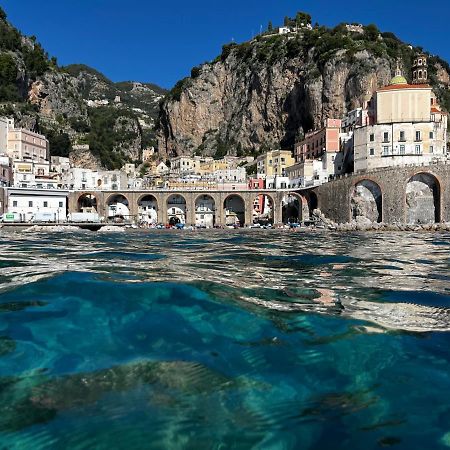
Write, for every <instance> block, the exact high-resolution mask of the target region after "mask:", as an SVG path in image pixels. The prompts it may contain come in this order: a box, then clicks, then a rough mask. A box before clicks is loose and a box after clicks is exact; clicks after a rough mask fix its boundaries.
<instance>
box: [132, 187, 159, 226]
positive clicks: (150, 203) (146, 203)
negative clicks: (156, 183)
mask: <svg viewBox="0 0 450 450" xmlns="http://www.w3.org/2000/svg"><path fill="white" fill-rule="evenodd" d="M137 206H138V219H139V222H141V223H143V224H147V225H155V224H157V223H158V219H159V218H158V200H157V198H156V197H155V196H154V195H152V194H143V195H141V196H140V197H139V199H138V201H137Z"/></svg>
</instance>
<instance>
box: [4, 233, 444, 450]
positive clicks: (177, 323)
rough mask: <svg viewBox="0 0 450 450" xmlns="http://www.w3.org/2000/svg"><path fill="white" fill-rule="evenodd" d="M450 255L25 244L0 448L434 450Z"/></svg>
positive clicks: (407, 240)
mask: <svg viewBox="0 0 450 450" xmlns="http://www.w3.org/2000/svg"><path fill="white" fill-rule="evenodd" d="M8 236H12V235H8ZM331 237H332V238H331ZM447 238H448V236H447V235H439V238H436V237H435V236H429V237H424V235H423V234H420V235H415V234H414V233H411V234H407V235H406V234H400V233H396V234H389V233H386V234H383V235H379V234H375V233H371V234H361V233H359V234H355V235H353V234H352V235H339V234H333V235H330V234H328V233H313V234H307V233H302V234H301V235H300V234H299V233H288V232H283V231H277V230H273V231H270V232H267V233H266V232H264V231H261V232H250V231H241V230H231V231H230V232H229V233H228V232H226V231H212V230H211V231H205V232H199V233H183V232H180V233H171V232H155V233H153V232H148V233H140V232H136V233H130V234H126V233H124V234H122V235H121V236H120V237H119V236H108V235H101V234H95V233H78V234H77V233H74V234H64V233H60V234H58V235H52V234H50V233H45V234H35V235H31V234H27V235H25V234H19V233H15V234H14V236H13V237H11V238H7V239H3V240H2V241H1V242H0V245H1V246H2V250H3V252H2V254H3V255H8V258H7V259H6V257H4V258H3V259H2V260H0V267H1V268H2V274H1V275H2V276H1V278H0V280H1V284H0V442H1V443H2V445H3V446H4V447H5V448H11V449H22V448H36V449H44V448H45V449H46V448H68V449H75V448H76V449H88V448H89V449H90V448H96V449H103V448H105V449H106V448H136V449H139V448H195V449H198V448H209V447H211V443H213V445H215V446H216V447H217V448H286V449H296V448H304V449H316V448H334V449H347V448H368V449H377V448H380V447H381V446H394V447H398V448H407V449H411V450H416V449H423V448H434V447H436V448H439V445H442V442H443V441H442V439H444V438H443V437H444V436H446V433H448V418H449V414H448V401H447V398H446V396H445V392H448V391H449V389H450V378H449V376H448V374H449V373H450V351H449V348H450V345H449V344H450V336H449V333H448V332H440V333H432V332H430V331H431V330H429V329H428V330H426V327H424V324H426V323H445V321H446V315H447V314H448V310H449V309H450V308H449V301H448V300H449V294H448V292H449V287H448V277H449V275H448V269H449V265H448V251H449V247H450V240H449V239H447ZM424 255H425V256H424ZM405 303H413V304H414V305H415V306H413V307H410V306H408V307H406V305H405ZM428 307H432V308H428ZM436 307H439V308H440V310H439V311H440V312H439V317H438V319H439V322H437V321H435V322H432V321H430V317H429V314H432V311H433V310H435V309H436ZM387 312H388V316H387V317H386V316H385V315H386V313H387ZM433 319H436V317H433ZM449 323H450V321H449ZM408 326H410V327H411V328H414V329H415V327H416V326H418V327H419V328H420V326H422V329H423V331H425V330H426V331H427V333H423V332H421V331H420V330H419V331H417V330H416V331H414V332H411V331H408ZM402 327H403V328H402ZM442 329H445V327H443V328H442ZM397 330H401V331H402V332H401V333H398V332H394V333H393V332H392V331H397ZM387 331H390V332H387ZM405 331H406V332H405ZM429 405H433V408H430V407H429Z"/></svg>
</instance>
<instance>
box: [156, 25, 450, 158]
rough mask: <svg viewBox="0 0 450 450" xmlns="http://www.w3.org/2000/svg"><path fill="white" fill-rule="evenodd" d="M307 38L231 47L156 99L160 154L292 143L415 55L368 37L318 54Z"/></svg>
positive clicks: (362, 96)
mask: <svg viewBox="0 0 450 450" xmlns="http://www.w3.org/2000/svg"><path fill="white" fill-rule="evenodd" d="M311 33H312V32H311ZM324 36H325V34H324ZM305 39H306V37H297V38H295V40H291V39H288V38H286V37H281V36H276V37H274V38H268V39H260V40H259V41H257V40H255V41H253V42H251V43H245V44H241V45H239V46H237V45H235V46H229V48H228V51H227V52H226V53H225V55H224V54H222V57H221V58H218V59H217V60H215V61H214V62H212V63H208V64H205V65H203V66H201V67H200V68H196V69H195V71H194V70H193V77H191V78H188V79H186V80H183V82H181V83H179V84H178V85H177V86H176V87H175V89H174V90H173V91H172V92H171V93H170V95H169V96H167V98H166V100H165V101H164V102H163V103H162V105H161V110H160V119H159V131H158V142H159V151H160V153H162V154H166V155H169V156H171V155H179V154H193V153H201V154H205V155H214V154H215V153H216V152H217V150H218V149H221V147H224V149H225V150H226V151H227V152H228V153H232V154H233V153H234V154H235V153H237V152H244V153H255V152H258V151H261V150H264V149H266V148H268V147H278V146H281V147H283V148H292V147H293V144H294V142H295V138H296V136H298V135H299V134H301V133H303V132H307V131H309V130H311V129H313V128H314V127H317V126H320V124H321V123H322V122H323V119H325V118H332V117H334V118H340V117H342V115H343V114H344V113H345V112H347V111H349V110H351V109H353V108H356V107H359V106H362V105H363V104H364V102H365V101H366V100H368V99H369V98H370V96H371V94H372V93H373V92H374V91H375V90H376V89H377V88H378V87H380V86H382V85H384V84H387V83H388V82H389V80H390V79H391V78H392V75H393V71H394V70H395V68H396V65H397V61H398V60H400V62H401V64H403V67H404V71H405V74H407V73H408V70H409V66H408V61H409V59H410V58H412V56H413V54H414V52H413V51H412V50H409V49H408V48H407V47H406V46H405V47H406V53H404V54H402V56H401V58H399V59H397V58H394V57H391V56H389V55H388V54H383V53H382V52H381V51H372V50H373V49H372V48H371V47H370V46H369V43H368V44H367V49H366V48H362V46H361V45H360V46H359V47H355V48H361V49H360V50H358V49H356V50H355V48H354V47H351V46H350V45H348V46H349V48H350V50H349V49H348V48H347V49H345V48H334V49H333V50H332V51H331V52H330V51H328V52H327V53H325V54H324V53H323V50H321V51H320V52H319V51H318V50H317V49H316V48H315V47H314V45H313V46H310V47H309V48H306V49H305V46H304V45H303V41H304V40H305ZM324 39H325V38H324ZM271 40H272V43H270V41H271ZM302 40H303V41H302ZM318 42H319V41H318ZM343 45H344V44H343ZM352 45H353V44H352ZM377 45H378V44H377ZM380 45H381V44H380ZM398 45H400V44H398ZM402 51H405V50H404V49H403V50H402ZM264 52H265V53H264ZM261 55H262V56H261ZM441 69H442V70H443V71H444V72H445V73H447V72H446V70H445V69H443V68H441ZM442 76H443V75H441V77H442ZM222 150H223V149H222Z"/></svg>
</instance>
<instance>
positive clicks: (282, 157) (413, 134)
mask: <svg viewBox="0 0 450 450" xmlns="http://www.w3.org/2000/svg"><path fill="white" fill-rule="evenodd" d="M412 80H413V81H412V83H411V84H408V82H407V80H406V79H405V78H404V77H403V75H402V73H401V71H400V70H399V69H397V71H396V74H395V76H394V77H393V78H392V80H391V82H390V83H389V85H387V86H384V87H382V88H380V89H378V90H377V91H376V92H375V93H374V94H373V95H372V96H371V97H370V99H369V98H368V99H367V101H366V103H365V104H364V105H362V106H361V107H360V108H357V109H355V110H353V111H350V112H348V113H347V114H346V115H345V116H344V117H341V118H327V119H326V120H325V121H324V123H323V126H322V127H321V128H319V129H317V130H314V131H311V132H308V133H306V135H304V136H303V137H302V138H301V139H300V140H299V141H298V142H297V143H296V144H295V149H294V152H292V151H291V150H272V151H269V152H267V153H264V154H262V155H260V156H258V157H257V158H256V160H255V159H254V158H253V157H240V158H239V157H233V156H225V157H223V158H221V159H214V158H211V157H204V156H178V157H175V158H171V159H170V160H168V161H161V160H158V159H157V154H156V153H155V151H154V149H153V148H150V149H146V150H144V152H143V165H142V166H140V167H139V168H137V167H136V165H135V164H125V166H124V167H123V168H122V169H121V170H114V171H106V170H100V169H94V170H90V169H84V168H80V167H74V166H73V165H72V164H71V163H70V161H69V158H63V157H58V156H52V157H50V154H49V142H48V140H47V139H46V138H45V136H43V135H40V134H38V133H35V132H33V131H30V130H26V129H23V128H18V127H16V126H15V124H14V120H12V119H6V118H0V187H8V195H9V198H8V201H7V203H8V210H7V211H4V212H7V213H11V214H19V215H20V217H21V219H23V220H27V221H28V220H29V219H30V218H31V217H39V216H41V217H43V218H45V215H52V217H53V218H54V219H55V218H58V217H65V215H66V212H67V198H68V193H69V192H70V191H86V192H92V191H96V190H101V191H127V190H144V189H172V190H190V189H193V190H199V191H206V190H223V191H231V190H238V191H243V190H256V189H276V190H292V189H301V188H308V187H313V186H317V185H320V184H323V183H326V182H328V181H330V180H332V179H334V178H335V177H337V176H340V175H343V174H347V173H364V172H367V171H371V170H374V169H379V168H388V167H395V166H404V165H422V164H424V165H427V164H432V163H440V162H444V161H445V160H447V158H448V156H449V148H448V138H447V131H448V124H447V121H448V115H447V113H446V112H444V111H442V109H441V108H440V106H439V104H438V102H437V99H436V96H435V94H434V93H433V91H432V88H431V86H430V85H429V84H428V64H427V58H426V56H425V55H419V56H417V58H416V59H415V61H414V64H413V73H412ZM250 174H251V175H250ZM43 190H45V192H44V191H43ZM0 200H1V199H0ZM208 201H209V200H208V198H206V197H205V203H204V208H206V210H207V209H208V208H209V207H210V205H209V206H208V204H207V203H208ZM175 203H176V202H175ZM113 206H114V205H113ZM116 207H117V208H119V207H120V205H116ZM86 208H88V207H86ZM86 208H84V209H83V211H84V210H85V209H86ZM146 208H147V209H146V210H145V211H147V212H149V214H150V213H152V214H153V213H154V210H155V206H154V205H150V204H149V205H147V206H146ZM172 208H175V210H176V208H177V203H176V204H175V206H173V205H172ZM230 208H231V207H230ZM253 208H254V213H255V216H257V217H258V218H262V219H264V218H267V217H269V216H270V214H271V213H272V210H273V205H271V204H270V199H269V197H268V196H267V195H259V196H257V197H256V199H255V203H254V205H253ZM0 209H2V208H0ZM231 209H232V208H231ZM235 209H236V207H235ZM86 211H87V210H86ZM117 211H118V210H117ZM117 211H116V212H117ZM145 211H144V213H145V214H147V213H146V212H145ZM199 214H200V215H201V216H205V217H206V216H207V215H205V214H202V211H200V212H199ZM149 217H150V216H149ZM149 220H150V219H149ZM199 220H200V221H201V220H203V219H201V217H200V219H199Z"/></svg>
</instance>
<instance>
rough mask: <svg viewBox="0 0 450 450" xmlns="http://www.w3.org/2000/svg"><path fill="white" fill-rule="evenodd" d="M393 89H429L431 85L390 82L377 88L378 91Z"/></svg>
mask: <svg viewBox="0 0 450 450" xmlns="http://www.w3.org/2000/svg"><path fill="white" fill-rule="evenodd" d="M395 89H431V86H430V85H429V84H390V85H389V86H384V87H382V88H380V89H378V92H379V91H393V90H395Z"/></svg>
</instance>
